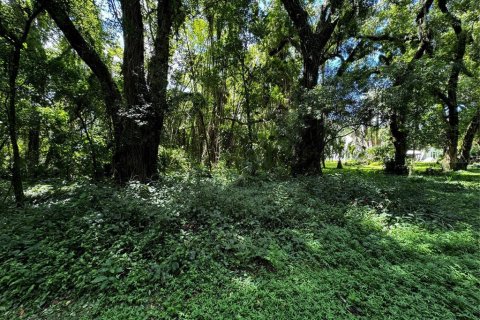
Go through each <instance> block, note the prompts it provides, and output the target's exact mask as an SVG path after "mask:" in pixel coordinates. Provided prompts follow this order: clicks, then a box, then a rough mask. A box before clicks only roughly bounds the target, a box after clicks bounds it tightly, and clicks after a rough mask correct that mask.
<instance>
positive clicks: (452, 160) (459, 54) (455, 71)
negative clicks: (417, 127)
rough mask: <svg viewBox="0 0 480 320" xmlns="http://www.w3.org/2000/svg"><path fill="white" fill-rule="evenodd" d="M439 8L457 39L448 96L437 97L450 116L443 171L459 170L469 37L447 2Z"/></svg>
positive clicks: (448, 116)
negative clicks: (460, 87) (460, 112)
mask: <svg viewBox="0 0 480 320" xmlns="http://www.w3.org/2000/svg"><path fill="white" fill-rule="evenodd" d="M438 6H439V8H440V11H442V13H443V14H444V15H445V16H446V17H447V19H448V20H449V21H450V24H451V27H452V29H453V31H454V32H455V36H456V38H457V43H456V50H455V52H454V55H453V60H452V62H453V63H452V69H451V71H450V77H449V79H448V84H447V88H446V91H447V94H446V95H445V94H444V93H443V92H441V91H439V90H436V94H437V96H438V97H439V98H440V99H441V100H442V102H443V103H444V104H445V105H446V106H447V109H448V114H447V115H445V121H446V124H447V135H446V138H447V145H446V152H445V158H444V161H443V169H444V170H446V171H448V170H458V169H459V167H458V166H457V160H458V159H457V157H458V137H459V126H458V124H459V119H458V99H457V89H458V81H459V77H460V73H461V72H462V70H463V68H464V67H463V66H464V64H463V58H464V56H465V51H466V47H467V39H468V35H467V32H466V31H465V30H463V29H462V21H461V20H460V19H458V18H457V17H455V16H454V15H453V14H452V13H451V12H450V11H449V10H448V8H447V1H446V0H439V1H438Z"/></svg>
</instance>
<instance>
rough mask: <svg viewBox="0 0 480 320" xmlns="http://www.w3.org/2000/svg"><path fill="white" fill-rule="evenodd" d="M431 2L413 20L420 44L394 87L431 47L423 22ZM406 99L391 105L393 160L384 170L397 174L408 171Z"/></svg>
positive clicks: (404, 78) (400, 82) (426, 3)
mask: <svg viewBox="0 0 480 320" xmlns="http://www.w3.org/2000/svg"><path fill="white" fill-rule="evenodd" d="M432 4H433V0H425V2H424V3H423V5H422V7H421V8H420V11H419V12H418V13H417V16H416V19H415V21H416V23H417V29H418V36H419V40H420V44H419V46H418V48H417V50H416V51H415V54H414V55H413V57H412V58H411V60H410V61H409V63H408V65H407V68H406V70H405V71H403V72H401V73H400V74H399V75H397V77H396V79H395V82H394V84H393V86H394V87H397V86H401V85H403V84H405V83H406V82H407V80H408V76H409V75H410V74H411V73H412V72H413V71H414V67H415V65H414V63H415V61H417V60H419V59H421V58H422V57H423V55H424V54H425V52H427V51H429V50H430V49H431V47H430V39H429V34H428V32H426V28H425V26H424V24H425V21H426V17H427V14H428V12H429V11H430V8H431V6H432ZM407 83H408V82H407ZM408 99H409V97H407V96H404V99H403V100H404V101H403V103H404V104H403V105H400V106H392V109H393V110H392V115H391V116H390V133H391V134H392V138H393V141H392V142H393V146H394V147H395V156H394V159H393V162H387V163H386V171H387V172H388V173H393V174H399V175H401V174H406V173H408V169H407V167H406V165H405V164H406V157H407V150H408V144H407V141H408V140H407V139H408V131H407V130H406V128H405V124H406V123H407V119H408V116H409V111H408V108H407V107H406V106H407V105H408V104H407V103H408V101H407V100H408Z"/></svg>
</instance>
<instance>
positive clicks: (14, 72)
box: [7, 43, 25, 206]
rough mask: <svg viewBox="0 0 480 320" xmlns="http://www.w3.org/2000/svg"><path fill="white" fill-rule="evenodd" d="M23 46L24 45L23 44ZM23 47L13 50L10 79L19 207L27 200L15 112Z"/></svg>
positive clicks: (14, 179)
mask: <svg viewBox="0 0 480 320" xmlns="http://www.w3.org/2000/svg"><path fill="white" fill-rule="evenodd" d="M22 45H23V43H22ZM21 49H22V47H21V46H18V45H15V46H14V47H13V49H12V56H11V61H10V65H9V67H10V69H9V77H8V86H9V88H8V89H9V92H8V98H9V100H8V110H7V111H8V112H7V116H8V132H9V135H10V143H11V145H12V151H13V164H12V186H13V192H14V194H15V201H16V203H17V205H18V206H21V205H22V203H23V200H24V198H25V196H24V194H23V185H22V174H21V158H20V151H19V148H18V137H17V114H16V110H15V102H16V95H17V83H16V82H17V76H18V69H19V67H20V52H21Z"/></svg>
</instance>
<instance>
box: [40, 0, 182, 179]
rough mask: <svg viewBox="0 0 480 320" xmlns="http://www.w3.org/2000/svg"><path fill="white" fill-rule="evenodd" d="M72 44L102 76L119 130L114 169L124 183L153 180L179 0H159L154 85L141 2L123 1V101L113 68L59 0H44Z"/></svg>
mask: <svg viewBox="0 0 480 320" xmlns="http://www.w3.org/2000/svg"><path fill="white" fill-rule="evenodd" d="M39 1H40V2H41V3H42V4H43V5H44V6H45V8H46V10H47V11H48V13H49V14H50V16H51V17H52V19H53V20H54V21H55V23H56V24H57V26H58V27H59V28H60V29H61V30H62V32H63V34H64V35H65V37H66V38H67V40H68V42H69V43H70V45H71V46H72V47H73V48H74V49H75V51H76V52H77V53H78V55H79V56H80V58H81V59H82V60H83V61H84V62H85V63H86V64H87V65H88V66H89V67H90V69H91V70H92V72H93V73H94V74H95V76H96V77H97V79H98V80H99V82H100V84H101V87H102V91H103V94H104V99H105V105H106V107H107V112H108V114H109V116H110V117H111V119H112V124H113V128H114V140H115V148H114V152H113V161H112V164H113V168H112V169H113V172H114V176H115V178H116V180H117V181H118V182H119V183H125V182H127V181H128V180H130V179H135V180H140V181H148V180H150V179H153V178H155V177H156V175H157V161H158V146H159V142H160V132H161V129H162V126H163V118H164V113H165V110H166V109H167V103H166V89H167V83H168V59H169V52H170V46H169V45H170V42H169V41H170V31H171V27H172V21H173V14H174V10H173V9H174V7H173V5H174V4H173V2H174V0H159V1H158V9H157V24H158V26H157V34H156V37H155V40H154V55H153V57H152V59H151V61H150V65H149V79H148V80H149V81H148V84H149V87H150V88H149V89H150V90H148V88H147V85H146V80H145V72H144V36H143V22H142V15H141V4H140V1H139V0H134V1H127V0H122V1H121V6H122V27H123V31H124V44H125V50H124V61H123V67H122V71H123V76H124V93H125V96H124V98H125V99H123V97H122V95H121V93H120V91H119V90H118V87H117V85H116V83H115V82H114V80H113V78H112V75H111V73H110V70H109V69H108V67H107V66H106V64H105V63H104V62H103V61H102V59H101V58H100V55H99V54H98V53H97V52H96V51H95V49H94V48H93V47H92V46H91V45H90V44H88V43H87V42H86V41H85V39H84V37H83V36H82V35H81V34H80V32H79V31H78V30H77V29H76V27H75V25H74V24H73V22H72V21H71V20H70V18H69V16H68V15H67V13H66V11H65V9H64V8H62V6H61V5H59V4H58V3H57V2H56V1H55V0H39Z"/></svg>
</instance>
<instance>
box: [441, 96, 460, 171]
mask: <svg viewBox="0 0 480 320" xmlns="http://www.w3.org/2000/svg"><path fill="white" fill-rule="evenodd" d="M448 110H449V111H448V119H447V132H446V140H447V144H446V150H445V154H444V158H443V164H442V165H443V170H445V171H450V170H457V169H458V168H457V155H458V137H459V131H458V124H459V119H458V111H457V107H456V105H455V106H452V107H449V108H448Z"/></svg>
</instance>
